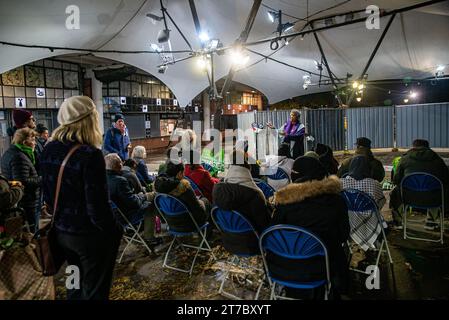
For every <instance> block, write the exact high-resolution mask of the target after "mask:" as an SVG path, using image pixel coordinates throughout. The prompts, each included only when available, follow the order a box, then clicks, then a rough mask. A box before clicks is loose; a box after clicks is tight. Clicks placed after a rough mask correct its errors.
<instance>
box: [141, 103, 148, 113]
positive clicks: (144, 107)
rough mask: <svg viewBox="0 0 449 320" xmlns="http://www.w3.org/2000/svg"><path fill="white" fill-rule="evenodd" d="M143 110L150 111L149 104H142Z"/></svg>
mask: <svg viewBox="0 0 449 320" xmlns="http://www.w3.org/2000/svg"><path fill="white" fill-rule="evenodd" d="M142 112H148V105H146V104H144V105H143V106H142Z"/></svg>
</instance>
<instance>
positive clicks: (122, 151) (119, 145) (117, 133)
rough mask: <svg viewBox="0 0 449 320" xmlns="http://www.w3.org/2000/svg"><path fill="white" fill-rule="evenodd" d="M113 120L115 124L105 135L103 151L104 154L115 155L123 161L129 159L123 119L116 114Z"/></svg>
mask: <svg viewBox="0 0 449 320" xmlns="http://www.w3.org/2000/svg"><path fill="white" fill-rule="evenodd" d="M114 119H115V123H114V124H113V126H112V128H110V129H109V130H108V131H107V132H106V134H105V137H104V144H103V149H104V151H105V153H106V154H108V153H117V154H118V155H119V157H120V159H122V161H125V160H128V158H129V154H128V151H129V149H130V148H131V142H130V139H129V135H128V130H127V128H126V125H125V117H124V116H123V115H122V114H120V113H118V114H116V115H115V118H114Z"/></svg>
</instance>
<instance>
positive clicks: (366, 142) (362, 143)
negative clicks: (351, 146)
mask: <svg viewBox="0 0 449 320" xmlns="http://www.w3.org/2000/svg"><path fill="white" fill-rule="evenodd" d="M355 144H356V145H357V146H359V147H366V148H371V140H370V139H368V138H366V137H360V138H357V141H356V143H355Z"/></svg>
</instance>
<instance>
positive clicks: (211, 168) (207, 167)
mask: <svg viewBox="0 0 449 320" xmlns="http://www.w3.org/2000/svg"><path fill="white" fill-rule="evenodd" d="M201 165H202V166H203V168H204V169H206V170H207V171H209V172H213V171H214V168H213V167H212V166H211V165H210V164H209V163H206V162H201Z"/></svg>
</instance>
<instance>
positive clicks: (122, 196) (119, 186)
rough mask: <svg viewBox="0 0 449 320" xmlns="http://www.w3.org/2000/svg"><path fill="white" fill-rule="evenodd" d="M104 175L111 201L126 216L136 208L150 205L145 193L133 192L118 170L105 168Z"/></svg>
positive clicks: (134, 211)
mask: <svg viewBox="0 0 449 320" xmlns="http://www.w3.org/2000/svg"><path fill="white" fill-rule="evenodd" d="M106 177H107V181H108V189H109V197H110V199H111V201H113V202H114V204H115V205H116V206H117V207H119V209H120V210H121V211H122V212H123V214H125V215H126V216H128V215H132V214H134V213H136V212H137V211H138V210H141V209H145V208H148V207H149V206H150V202H148V201H147V197H146V196H145V194H143V193H141V194H136V193H134V191H133V189H132V188H131V185H130V184H129V183H128V180H126V178H125V177H123V176H122V175H121V173H120V172H115V171H112V170H106Z"/></svg>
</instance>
